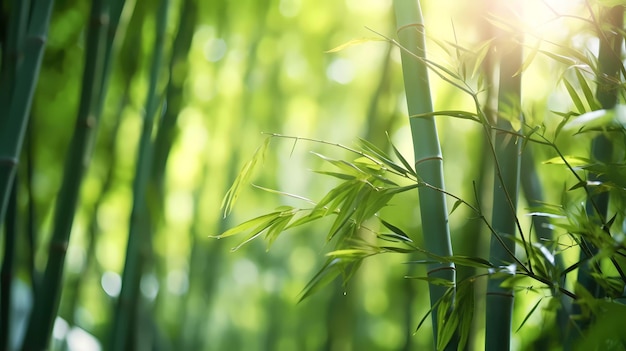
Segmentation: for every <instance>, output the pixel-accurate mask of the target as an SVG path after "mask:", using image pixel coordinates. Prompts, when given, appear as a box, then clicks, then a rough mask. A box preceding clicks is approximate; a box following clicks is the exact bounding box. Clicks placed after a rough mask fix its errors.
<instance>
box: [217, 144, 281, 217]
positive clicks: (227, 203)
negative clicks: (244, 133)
mask: <svg viewBox="0 0 626 351" xmlns="http://www.w3.org/2000/svg"><path fill="white" fill-rule="evenodd" d="M270 140H271V137H267V138H265V141H264V142H263V144H262V145H261V146H259V147H258V148H257V149H256V151H255V152H254V155H252V159H250V161H248V162H246V164H245V165H244V166H243V167H242V168H241V171H240V172H239V175H237V177H236V178H235V181H234V182H233V185H232V186H231V187H230V189H228V191H227V192H226V195H224V199H223V200H222V205H221V207H222V209H223V211H224V217H226V216H228V214H230V212H231V211H232V209H233V206H234V205H235V203H236V202H237V199H238V198H239V194H240V193H241V189H242V187H243V186H245V185H247V184H249V183H250V178H252V175H253V173H254V171H255V170H256V166H257V164H258V163H259V162H261V160H262V159H263V158H264V157H265V152H266V150H267V148H268V146H269V144H270Z"/></svg>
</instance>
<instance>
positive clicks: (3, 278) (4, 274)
mask: <svg viewBox="0 0 626 351" xmlns="http://www.w3.org/2000/svg"><path fill="white" fill-rule="evenodd" d="M17 189H18V182H17V180H15V181H14V182H13V189H12V191H11V196H10V198H9V208H8V211H7V215H6V218H5V221H4V257H3V258H2V270H1V271H0V306H1V309H0V312H1V313H0V350H8V349H9V339H10V337H9V336H10V335H11V313H10V312H11V287H12V282H13V270H14V267H15V242H16V239H17V235H18V234H17V231H18V228H17V223H18V215H17V212H18V210H17Z"/></svg>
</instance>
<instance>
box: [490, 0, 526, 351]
mask: <svg viewBox="0 0 626 351" xmlns="http://www.w3.org/2000/svg"><path fill="white" fill-rule="evenodd" d="M501 6H503V7H502V9H501V10H500V11H499V15H500V16H502V18H509V17H511V16H518V15H519V13H520V9H519V8H518V7H517V6H519V5H515V6H514V5H513V4H510V3H507V4H502V3H501ZM517 40H519V38H515V37H514V38H512V40H504V39H503V40H501V42H500V44H499V48H498V49H499V52H500V55H501V56H500V57H499V59H500V60H499V62H500V84H499V90H498V111H499V114H498V120H497V125H498V127H500V128H502V129H504V130H511V131H512V130H513V127H512V126H511V123H509V122H508V121H507V120H505V119H504V118H502V115H503V114H505V113H506V114H507V115H509V116H516V117H517V116H519V119H520V120H521V119H522V115H521V111H520V104H521V74H519V71H520V68H521V67H522V46H521V44H520V43H519V42H516V41H517ZM493 145H494V148H495V157H496V162H495V179H494V195H493V212H492V213H493V215H492V226H493V230H494V231H495V232H496V233H497V234H498V235H499V236H500V238H501V239H502V241H503V243H504V245H503V244H502V243H501V242H500V240H497V239H496V238H495V237H493V236H492V238H491V245H490V252H489V260H490V261H491V262H492V263H494V264H496V265H508V264H510V263H511V262H512V261H513V260H512V257H510V254H509V252H515V242H514V241H513V239H512V237H513V236H515V234H516V232H517V214H516V207H517V195H518V188H519V169H520V160H521V153H520V151H521V150H520V145H521V143H520V142H519V140H517V138H515V137H511V135H510V134H506V133H496V135H495V139H494V144H493ZM505 246H506V247H505ZM502 282H503V279H490V280H489V282H488V285H487V301H486V303H487V316H486V335H485V345H486V348H485V349H486V350H488V351H490V350H493V351H496V350H497V351H503V350H508V349H509V347H510V341H511V321H512V315H513V300H514V298H513V291H512V290H511V289H509V288H504V287H501V286H500V285H501V283H502Z"/></svg>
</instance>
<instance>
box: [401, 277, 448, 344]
mask: <svg viewBox="0 0 626 351" xmlns="http://www.w3.org/2000/svg"><path fill="white" fill-rule="evenodd" d="M405 278H407V279H410V277H405ZM440 303H441V299H439V300H437V301H435V302H434V303H433V304H432V306H431V307H430V309H429V310H428V311H427V312H426V314H424V316H423V317H422V319H420V321H419V323H417V327H416V328H415V332H414V333H417V332H418V331H419V330H420V328H421V327H422V325H423V324H424V322H425V321H426V318H428V316H430V315H431V314H432V313H433V310H435V309H436V308H437V307H439V304H440Z"/></svg>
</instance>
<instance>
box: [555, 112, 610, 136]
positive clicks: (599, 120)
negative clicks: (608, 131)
mask: <svg viewBox="0 0 626 351" xmlns="http://www.w3.org/2000/svg"><path fill="white" fill-rule="evenodd" d="M614 120H615V111H614V110H595V111H589V112H586V113H583V114H582V115H580V116H578V117H577V118H574V119H572V120H570V121H569V122H568V123H566V124H565V126H564V127H563V130H578V131H579V133H580V131H581V130H585V129H592V128H603V127H608V126H610V125H611V124H612V122H613V121H614Z"/></svg>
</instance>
